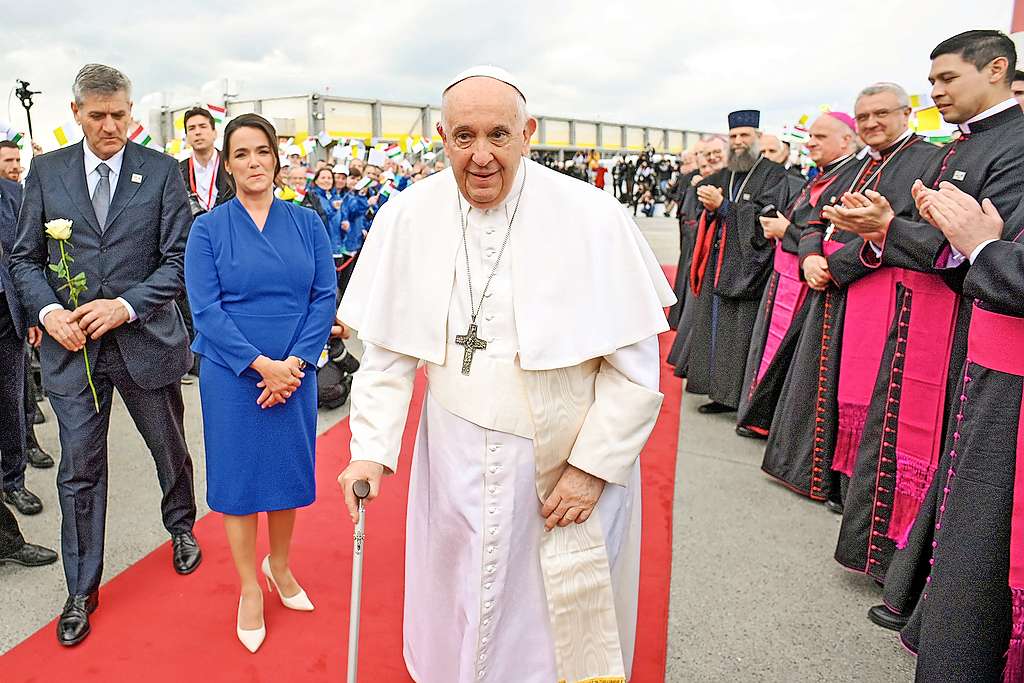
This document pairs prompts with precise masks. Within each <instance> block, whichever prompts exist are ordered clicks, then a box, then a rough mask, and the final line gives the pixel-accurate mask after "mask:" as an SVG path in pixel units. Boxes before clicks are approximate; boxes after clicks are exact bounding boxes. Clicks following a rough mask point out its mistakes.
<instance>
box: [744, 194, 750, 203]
mask: <svg viewBox="0 0 1024 683" xmlns="http://www.w3.org/2000/svg"><path fill="white" fill-rule="evenodd" d="M743 201H745V202H749V201H750V194H749V193H747V192H744V193H743Z"/></svg>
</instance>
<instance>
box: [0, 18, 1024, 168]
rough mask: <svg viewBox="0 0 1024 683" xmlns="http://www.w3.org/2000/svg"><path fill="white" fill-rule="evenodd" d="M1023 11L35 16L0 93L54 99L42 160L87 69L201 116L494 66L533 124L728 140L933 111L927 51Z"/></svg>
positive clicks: (412, 95)
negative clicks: (214, 103)
mask: <svg viewBox="0 0 1024 683" xmlns="http://www.w3.org/2000/svg"><path fill="white" fill-rule="evenodd" d="M1012 5H1013V2H1012V0H886V1H885V2H879V1H875V0H870V1H864V0H862V1H861V2H855V3H839V2H819V3H810V2H800V3H797V2H780V1H776V0H759V1H756V2H755V1H754V0H746V1H742V2H741V1H740V0H712V1H708V0H699V1H695V0H685V1H684V0H674V1H669V0H665V1H661V2H658V1H653V0H652V1H647V0H631V1H630V2H611V1H602V2H598V1H597V0H543V1H539V0H521V1H520V2H518V3H497V2H479V1H477V2H456V1H452V0H429V1H428V0H418V1H416V2H408V1H406V0H389V1H388V2H383V3H365V2H363V3H358V2H351V1H348V2H345V1H338V0H333V1H331V2H324V1H322V0H312V1H310V2H295V3H292V2H283V1H280V0H279V1H278V2H273V3H270V2H242V3H223V2H216V1H211V0H173V1H172V2H165V3H161V4H160V5H159V7H161V8H163V11H162V12H160V11H158V10H157V9H155V8H156V7H158V6H157V5H156V3H149V2H146V3H139V2H131V3H129V2H118V1H114V0H107V1H105V2H98V3H88V4H85V3H81V2H78V1H77V0H64V1H63V2H54V1H52V0H33V1H32V2H27V3H22V4H21V6H20V8H19V9H18V10H17V11H14V12H6V13H5V17H4V20H3V22H2V24H0V45H2V48H0V49H2V50H3V59H2V60H0V86H2V87H3V88H4V89H10V88H11V87H13V85H14V79H15V78H22V79H26V80H28V81H30V82H31V83H32V87H33V89H35V90H42V91H43V94H42V95H38V96H37V97H36V102H37V105H36V107H35V108H34V109H33V121H34V123H35V125H36V128H37V130H36V134H37V137H39V138H40V139H41V140H42V142H43V145H44V147H47V148H50V147H52V146H53V145H54V141H53V136H52V134H51V133H50V131H51V130H52V129H53V128H54V126H56V125H58V124H60V123H63V122H65V121H68V120H69V119H70V113H69V112H68V104H67V103H68V101H69V100H70V86H71V81H72V80H73V78H74V75H75V72H76V71H77V69H78V68H79V67H80V66H81V65H82V64H84V63H86V62H93V61H96V62H103V63H107V64H112V65H115V66H118V67H119V68H121V69H123V70H124V71H125V72H126V73H127V74H128V75H129V77H130V78H131V79H132V80H133V82H134V85H135V100H136V102H137V103H140V102H144V103H151V102H154V101H157V100H158V99H159V95H157V93H167V94H168V96H169V97H171V98H172V99H174V100H177V101H180V99H181V98H184V99H186V100H190V99H195V98H200V93H201V88H202V86H203V85H204V84H207V83H209V82H210V81H215V80H217V79H222V78H230V79H232V80H233V81H237V82H239V83H240V84H241V87H242V93H243V94H247V95H264V96H269V95H285V94H300V93H305V92H308V91H311V90H320V91H323V90H324V89H326V88H329V91H330V93H331V94H337V95H348V96H353V97H361V98H371V99H373V98H379V99H391V100H401V101H409V102H433V103H436V102H438V101H439V100H440V93H439V90H440V88H441V86H442V85H443V83H444V82H445V80H446V79H447V78H449V77H451V76H452V75H454V74H455V73H457V72H459V71H461V70H462V69H463V68H465V67H467V66H470V65H472V64H476V63H495V64H499V65H501V66H504V67H505V68H507V69H509V70H510V71H512V72H513V73H515V74H517V75H518V77H519V78H520V79H521V80H522V82H523V84H524V87H525V89H526V95H527V98H528V100H529V105H530V109H531V110H532V111H533V112H535V113H546V114H558V115H574V116H579V117H585V118H594V119H600V120H606V121H621V122H628V123H638V124H649V125H656V126H669V127H678V128H689V129H703V130H722V129H724V128H725V114H726V113H727V112H728V111H731V110H733V109H740V108H748V107H749V108H759V109H761V110H762V111H763V112H764V115H763V119H762V123H763V127H764V128H766V129H769V130H771V129H780V128H781V127H782V125H783V124H785V123H790V122H792V121H793V120H794V119H796V118H798V117H799V116H800V114H801V113H808V114H814V113H815V112H817V111H818V108H819V106H820V105H822V104H828V105H830V106H831V107H832V108H833V109H839V110H849V109H850V108H851V107H852V99H853V97H854V95H855V94H856V91H857V90H858V89H859V88H860V87H862V86H864V85H867V84H869V83H871V82H874V81H878V80H892V81H897V82H899V83H901V84H903V85H904V86H905V87H906V88H907V90H909V91H910V92H911V93H926V92H927V89H928V82H927V73H928V53H929V52H930V50H931V48H932V47H934V45H935V44H936V43H937V42H939V41H940V40H942V39H943V38H946V37H948V36H950V35H953V34H955V33H958V32H960V31H963V30H966V29H970V28H999V29H1003V30H1009V23H1010V15H1011V11H1012ZM85 8H87V9H85ZM213 90H214V91H216V88H213ZM5 99H8V103H3V102H2V101H0V120H5V121H10V122H11V123H12V124H13V125H14V127H15V128H22V129H23V128H25V119H24V113H23V111H22V109H21V107H20V105H19V104H18V102H17V100H16V99H14V98H5ZM202 99H203V101H205V100H206V99H207V98H205V97H203V98H202ZM147 123H148V121H147Z"/></svg>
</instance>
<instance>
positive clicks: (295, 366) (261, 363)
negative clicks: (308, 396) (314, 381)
mask: <svg viewBox="0 0 1024 683" xmlns="http://www.w3.org/2000/svg"><path fill="white" fill-rule="evenodd" d="M300 364H301V360H300V359H298V358H296V357H295V356H289V357H288V358H287V359H285V360H271V359H270V358H267V357H266V356H260V357H259V358H257V359H256V360H254V361H253V362H252V365H251V366H250V367H251V368H252V369H253V370H255V371H256V372H258V373H260V377H262V378H263V379H262V380H261V381H259V382H257V383H256V386H257V387H258V388H260V389H262V390H263V393H261V394H260V397H259V398H258V399H256V402H257V403H258V404H259V405H260V407H261V408H264V409H266V408H272V407H274V406H276V405H277V404H279V403H287V401H288V399H289V398H290V397H291V395H292V392H294V391H295V390H296V389H298V388H299V386H300V385H301V384H302V378H303V377H305V376H306V373H304V372H303V371H302V370H301V369H299V365H300Z"/></svg>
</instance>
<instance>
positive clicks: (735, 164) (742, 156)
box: [726, 149, 757, 173]
mask: <svg viewBox="0 0 1024 683" xmlns="http://www.w3.org/2000/svg"><path fill="white" fill-rule="evenodd" d="M755 163H757V155H756V154H755V153H754V150H752V149H746V150H744V151H742V152H734V151H733V150H732V149H730V150H729V161H728V162H727V163H726V168H728V169H729V170H730V171H732V172H733V173H747V172H749V171H750V169H752V168H754V164H755Z"/></svg>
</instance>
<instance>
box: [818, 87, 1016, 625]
mask: <svg viewBox="0 0 1024 683" xmlns="http://www.w3.org/2000/svg"><path fill="white" fill-rule="evenodd" d="M1014 102H1015V100H1012V99H1011V100H1008V101H1006V102H1005V103H1004V104H1005V106H1003V105H1000V106H999V107H996V108H995V109H996V111H995V112H994V113H985V114H984V116H983V117H981V118H979V119H978V120H976V121H973V122H971V123H969V124H964V125H962V127H961V131H962V132H963V135H962V136H961V137H960V138H959V139H958V140H957V141H955V142H953V143H951V144H950V145H948V146H947V147H946V148H944V149H943V154H942V157H941V158H940V160H939V161H938V162H936V163H935V164H933V168H932V169H931V170H930V171H929V172H928V173H926V174H924V175H923V176H922V181H923V183H924V185H925V186H927V187H938V186H939V184H940V182H951V183H952V184H953V185H955V186H956V187H958V188H959V189H960V190H962V191H964V192H966V193H967V194H969V195H971V196H972V197H976V198H989V199H991V200H992V201H993V202H994V203H995V205H996V208H997V209H998V210H999V211H1000V213H1002V214H1004V215H1008V214H1009V213H1010V212H1011V211H1012V210H1013V209H1014V208H1015V207H1016V205H1017V204H1018V203H1019V202H1020V200H1021V197H1022V196H1024V112H1022V111H1021V109H1020V107H1019V106H1015V105H1011V104H1010V103H1014ZM947 252H948V243H947V242H946V240H945V238H944V237H943V235H942V233H941V232H939V231H938V230H937V229H935V228H934V227H933V226H932V225H930V224H929V223H927V222H926V221H925V220H924V219H923V218H921V217H920V215H919V213H918V212H916V211H915V213H914V215H913V217H911V218H900V217H897V218H895V219H893V221H892V222H891V224H890V226H889V233H888V235H887V236H886V239H885V243H884V248H883V250H882V255H881V257H880V258H879V257H877V256H876V254H875V252H874V250H873V249H871V245H866V246H865V248H864V250H863V251H862V257H863V258H864V260H865V261H866V262H868V263H871V264H872V265H879V264H880V265H888V266H894V267H899V268H903V269H904V270H905V271H906V272H905V273H904V275H903V281H902V283H901V286H900V287H899V288H898V291H897V296H896V308H895V311H896V313H897V315H896V317H895V318H894V320H893V323H892V327H891V328H890V330H889V336H888V340H887V342H886V347H885V351H884V353H883V355H882V361H881V364H880V367H879V375H878V377H877V379H876V383H875V394H874V396H873V398H872V402H871V406H870V407H869V410H868V415H867V420H866V423H865V429H864V438H863V440H862V441H861V444H860V447H859V449H858V455H857V465H856V468H855V470H854V476H853V478H852V479H851V481H850V491H849V493H848V500H847V503H846V509H845V511H844V514H843V526H842V528H841V532H840V539H839V546H838V547H837V551H836V555H837V559H839V560H840V562H842V564H844V565H846V566H848V567H863V570H862V571H865V572H867V573H868V574H870V575H872V576H874V577H875V578H877V579H880V580H884V583H885V590H884V605H879V606H877V607H876V608H872V615H873V618H874V619H876V621H879V620H880V621H883V622H885V623H886V624H888V623H889V620H888V619H885V618H882V619H879V618H877V616H875V613H876V612H878V613H880V614H879V615H878V616H881V617H885V616H889V615H895V616H896V617H897V619H898V618H899V616H900V615H902V617H903V619H904V620H905V619H906V618H907V617H908V616H909V615H910V613H911V612H912V611H913V609H914V606H915V604H916V603H917V600H918V597H919V596H920V593H921V590H922V588H923V587H924V584H925V579H926V577H927V575H928V569H929V567H930V564H929V560H930V559H931V550H932V540H933V538H932V537H933V531H934V528H933V527H934V518H935V514H936V512H937V509H938V507H939V506H940V501H939V500H938V494H939V491H940V489H941V487H940V486H938V481H939V479H940V478H939V477H935V476H933V473H934V472H935V471H938V472H943V471H945V470H946V469H948V467H949V465H948V462H945V461H946V459H947V454H945V453H943V452H942V448H941V446H942V437H943V434H944V432H945V426H946V424H948V421H949V416H950V412H951V410H952V409H953V408H954V407H955V404H956V403H957V402H958V401H957V399H958V398H959V394H958V393H956V391H955V390H956V387H957V385H958V384H959V382H960V379H961V375H960V369H961V368H962V367H963V363H964V359H965V356H966V351H967V332H968V329H969V326H970V315H971V302H970V301H969V300H965V299H963V298H962V297H961V295H960V290H961V282H962V279H963V270H962V269H954V270H949V269H937V268H936V265H938V261H939V259H940V257H941V258H943V259H945V258H947V256H946V254H947ZM941 265H945V263H943V264H941ZM944 288H945V289H944ZM947 290H948V291H949V292H950V293H949V294H946V293H945V292H946V291H947ZM947 298H951V303H950V304H949V305H948V307H947V310H948V313H946V314H945V315H944V316H936V315H931V314H929V309H928V308H927V306H929V305H934V303H935V302H936V301H937V302H939V303H940V304H945V303H949V302H946V301H945V300H946V299H947ZM915 310H917V312H918V315H916V316H915V315H914V313H915ZM922 313H924V315H922ZM915 335H916V337H917V339H925V340H931V341H932V342H933V344H934V342H935V340H936V339H945V338H947V337H948V341H947V342H946V343H945V344H944V346H943V347H944V348H947V349H948V350H947V351H945V352H941V351H939V352H937V351H934V350H933V351H931V352H929V351H928V349H927V348H920V349H919V351H915V349H914V348H912V345H911V344H908V341H911V340H912V338H913V337H914V336H915ZM911 359H913V362H914V363H915V365H916V367H918V368H922V367H923V368H930V369H931V372H930V374H932V375H936V374H937V375H938V377H931V378H929V380H930V381H929V382H928V383H927V384H926V383H924V382H921V381H920V380H918V379H916V378H915V382H916V384H917V386H918V387H924V388H925V391H926V394H927V396H930V397H931V399H930V400H932V401H935V402H936V403H937V410H938V412H939V416H938V417H937V419H934V420H932V421H931V422H930V423H928V424H922V423H920V422H919V423H918V424H917V425H915V426H914V427H912V428H911V429H912V430H913V431H911V429H906V428H905V427H904V424H903V423H902V422H901V417H902V413H903V410H902V408H903V406H904V404H903V402H902V401H901V398H902V397H904V395H905V394H906V391H907V387H908V386H909V385H907V383H906V380H905V371H906V370H907V368H908V361H910V360H911ZM914 404H915V405H919V402H918V401H916V400H915V401H914ZM901 428H904V429H905V430H906V432H907V434H917V435H919V436H920V435H924V436H926V437H928V438H932V439H933V440H934V442H935V444H936V445H935V448H934V452H932V451H929V452H922V453H916V454H915V455H917V456H918V457H919V458H921V459H922V460H927V458H929V457H932V458H934V460H933V463H934V464H932V465H930V466H928V468H927V469H928V470H929V472H928V477H927V478H925V479H924V480H923V482H922V481H917V479H918V478H915V477H912V476H911V475H912V474H913V472H911V471H909V468H907V469H904V468H902V467H900V466H899V463H898V460H899V459H900V458H902V457H904V456H906V452H905V451H902V450H901V452H897V445H898V440H899V438H900V430H901ZM900 496H902V497H903V501H902V502H901V501H900V500H898V498H899V497H900ZM908 515H909V520H910V521H909V522H908V521H907V516H908ZM876 518H878V519H876ZM900 529H903V530H902V531H901V530H900ZM872 532H877V534H878V535H875V534H874V533H872ZM897 539H900V540H897ZM881 613H884V614H881ZM893 625H894V626H896V627H898V626H899V622H898V621H897V622H894V623H893Z"/></svg>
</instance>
